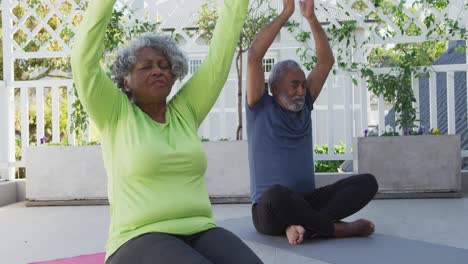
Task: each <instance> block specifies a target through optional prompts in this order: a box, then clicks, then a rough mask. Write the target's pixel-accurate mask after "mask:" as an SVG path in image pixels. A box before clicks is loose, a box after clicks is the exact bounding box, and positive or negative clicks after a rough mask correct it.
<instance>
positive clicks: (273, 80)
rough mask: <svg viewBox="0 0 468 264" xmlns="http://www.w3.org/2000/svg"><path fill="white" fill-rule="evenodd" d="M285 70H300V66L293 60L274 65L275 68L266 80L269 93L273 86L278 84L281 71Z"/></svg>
mask: <svg viewBox="0 0 468 264" xmlns="http://www.w3.org/2000/svg"><path fill="white" fill-rule="evenodd" d="M286 68H293V69H294V68H297V69H301V66H300V65H299V63H297V62H296V61H293V60H284V61H280V62H278V63H276V64H275V66H273V69H272V70H271V73H270V77H269V78H268V86H269V87H270V92H271V88H272V87H273V85H276V84H278V82H279V80H280V78H281V75H282V74H283V71H284V70H285V69H286ZM301 70H302V69H301Z"/></svg>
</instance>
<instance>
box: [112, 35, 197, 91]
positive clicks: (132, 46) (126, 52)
mask: <svg viewBox="0 0 468 264" xmlns="http://www.w3.org/2000/svg"><path fill="white" fill-rule="evenodd" d="M148 47H149V48H154V49H157V50H159V51H161V52H162V54H163V55H164V56H165V57H166V59H167V60H168V61H169V63H170V65H171V72H172V76H173V77H174V80H177V79H180V80H181V79H183V78H184V77H185V75H187V71H188V63H187V57H186V56H185V54H184V53H183V52H182V51H181V50H180V49H179V47H177V44H176V42H175V41H174V40H173V39H171V38H170V37H168V36H164V35H157V34H154V33H145V34H142V35H140V36H138V37H136V38H134V39H133V40H132V41H130V42H129V43H127V44H126V45H123V46H122V47H120V48H119V49H118V50H117V52H116V57H115V60H114V63H113V65H112V79H113V81H114V82H115V83H116V84H117V87H119V88H120V90H122V91H123V92H124V93H125V94H127V95H129V94H128V92H127V91H125V87H124V78H125V77H127V76H128V75H129V74H130V71H131V68H132V66H133V65H134V64H135V63H136V62H137V61H136V52H137V51H138V50H140V49H142V48H148Z"/></svg>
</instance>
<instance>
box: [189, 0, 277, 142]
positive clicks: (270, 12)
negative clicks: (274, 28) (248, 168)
mask: <svg viewBox="0 0 468 264" xmlns="http://www.w3.org/2000/svg"><path fill="white" fill-rule="evenodd" d="M277 15H278V14H277V12H276V10H275V9H274V8H272V7H271V5H270V4H269V1H267V0H252V1H250V5H249V8H248V11H247V18H246V20H245V23H244V27H243V29H242V32H241V35H240V37H239V41H238V42H237V53H236V73H237V129H236V140H242V123H243V122H242V101H243V100H242V99H243V96H242V66H243V62H242V56H243V54H244V53H245V52H246V51H247V50H248V48H249V46H250V43H251V42H252V41H253V39H254V38H255V36H256V35H257V33H258V32H259V31H260V30H261V29H262V28H263V27H265V26H266V25H267V24H268V23H270V21H271V20H272V19H273V18H275V17H276V16H277ZM217 19H218V10H217V9H216V1H214V0H207V1H205V2H204V3H203V5H202V8H201V10H200V12H199V13H198V18H197V19H196V22H195V24H196V26H197V27H198V32H200V33H201V35H202V36H203V37H204V38H205V39H206V41H207V43H209V42H210V40H211V38H212V36H213V30H214V28H215V26H216V20H217Z"/></svg>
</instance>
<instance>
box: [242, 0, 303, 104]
mask: <svg viewBox="0 0 468 264" xmlns="http://www.w3.org/2000/svg"><path fill="white" fill-rule="evenodd" d="M293 13H294V0H283V11H282V12H281V14H280V15H279V16H278V17H276V18H275V19H274V20H273V21H272V22H271V23H270V24H268V26H266V27H265V28H263V29H262V30H261V31H260V32H259V33H258V34H257V36H256V37H255V39H254V41H252V44H251V46H250V48H249V51H248V54H247V58H248V59H247V61H248V62H247V104H248V105H249V107H253V106H254V105H255V104H256V103H257V102H258V100H260V98H262V96H263V92H264V90H265V87H264V81H265V74H264V72H263V56H265V53H266V52H267V50H268V48H269V47H270V46H271V44H272V43H273V40H274V39H275V37H276V35H277V34H278V33H279V32H280V30H281V27H282V26H283V25H284V23H286V21H288V19H289V17H291V15H292V14H293Z"/></svg>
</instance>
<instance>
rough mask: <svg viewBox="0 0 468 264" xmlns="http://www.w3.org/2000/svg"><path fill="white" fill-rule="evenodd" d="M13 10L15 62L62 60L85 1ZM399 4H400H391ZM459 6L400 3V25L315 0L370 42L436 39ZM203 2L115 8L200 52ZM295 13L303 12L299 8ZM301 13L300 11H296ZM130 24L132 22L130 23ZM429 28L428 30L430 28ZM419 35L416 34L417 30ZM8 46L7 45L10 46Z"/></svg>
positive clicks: (137, 0) (31, 2)
mask: <svg viewBox="0 0 468 264" xmlns="http://www.w3.org/2000/svg"><path fill="white" fill-rule="evenodd" d="M4 1H6V5H4V7H5V6H7V7H8V10H9V11H10V12H8V13H7V15H8V16H9V20H10V21H11V23H10V25H11V26H12V27H11V28H10V29H9V30H7V31H6V32H9V33H10V34H11V36H12V39H13V40H12V41H11V49H12V51H13V54H12V55H13V57H14V58H30V57H35V58H38V57H41V58H47V57H58V56H68V55H69V54H70V51H71V45H72V43H73V36H74V34H75V33H76V31H77V28H78V26H79V23H80V21H81V19H82V15H83V9H84V6H86V1H82V0H42V1H38V0H22V1H17V0H4ZM391 1H392V2H393V3H394V4H395V5H399V4H400V1H399V0H391ZM453 1H454V2H455V3H456V4H457V5H459V6H458V8H457V6H455V7H452V14H450V16H449V10H450V8H446V9H444V10H436V9H429V8H428V6H427V4H426V5H421V4H415V5H413V6H407V5H400V6H401V9H400V10H401V11H399V12H401V14H402V15H403V16H405V17H407V18H409V19H408V20H407V21H406V22H404V24H402V25H399V21H396V19H395V17H396V16H394V14H393V13H392V11H391V9H390V8H388V7H376V6H375V5H374V4H373V1H370V0H362V1H361V9H360V10H359V11H356V9H355V8H353V4H355V2H356V1H353V0H349V1H348V0H346V1H336V0H316V8H317V14H318V17H319V19H320V20H321V21H322V22H329V23H330V24H331V25H334V26H335V27H337V28H340V27H341V25H342V22H343V21H349V20H352V21H356V22H357V24H358V26H359V27H362V28H364V29H366V31H367V33H368V34H367V36H369V37H370V43H369V44H385V43H402V42H419V41H426V40H429V39H431V38H436V37H435V35H431V36H429V37H428V36H427V33H428V32H430V31H432V30H434V29H435V28H434V27H435V26H436V25H437V26H436V27H440V25H441V26H442V30H444V28H443V26H444V25H446V24H447V23H448V20H447V19H448V18H454V19H457V18H458V19H459V21H460V25H461V26H464V24H465V22H464V21H463V19H464V18H465V17H466V16H467V15H468V14H467V11H466V6H464V5H463V0H453ZM202 2H203V0H171V1H168V0H152V1H144V0H120V1H118V2H117V4H116V6H115V8H116V9H121V8H122V7H127V14H129V11H128V10H133V12H134V14H133V15H132V16H131V17H133V18H136V19H138V20H140V21H151V22H160V23H161V24H160V29H164V30H165V31H164V32H166V33H171V34H176V35H177V37H178V40H179V42H180V43H181V44H182V45H183V46H184V47H185V48H191V49H200V47H199V45H197V43H199V42H197V40H198V39H199V37H200V36H199V35H197V34H196V33H195V31H194V30H193V27H194V24H195V23H194V21H195V20H196V17H197V13H198V11H199V9H200V7H201V4H202ZM271 2H272V3H271V4H272V6H273V7H275V8H281V6H282V1H279V0H274V1H271ZM297 9H299V8H298V7H297ZM297 13H299V12H297ZM4 14H5V13H4ZM428 16H432V17H433V18H434V23H432V24H431V25H426V24H425V23H424V19H425V18H426V17H428ZM129 23H131V22H129ZM428 26H430V27H428ZM408 27H412V28H413V29H417V32H415V33H414V34H412V35H411V36H408V35H404V34H403V32H402V31H401V29H407V28H408ZM415 31H416V30H415ZM7 48H8V47H7Z"/></svg>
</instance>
